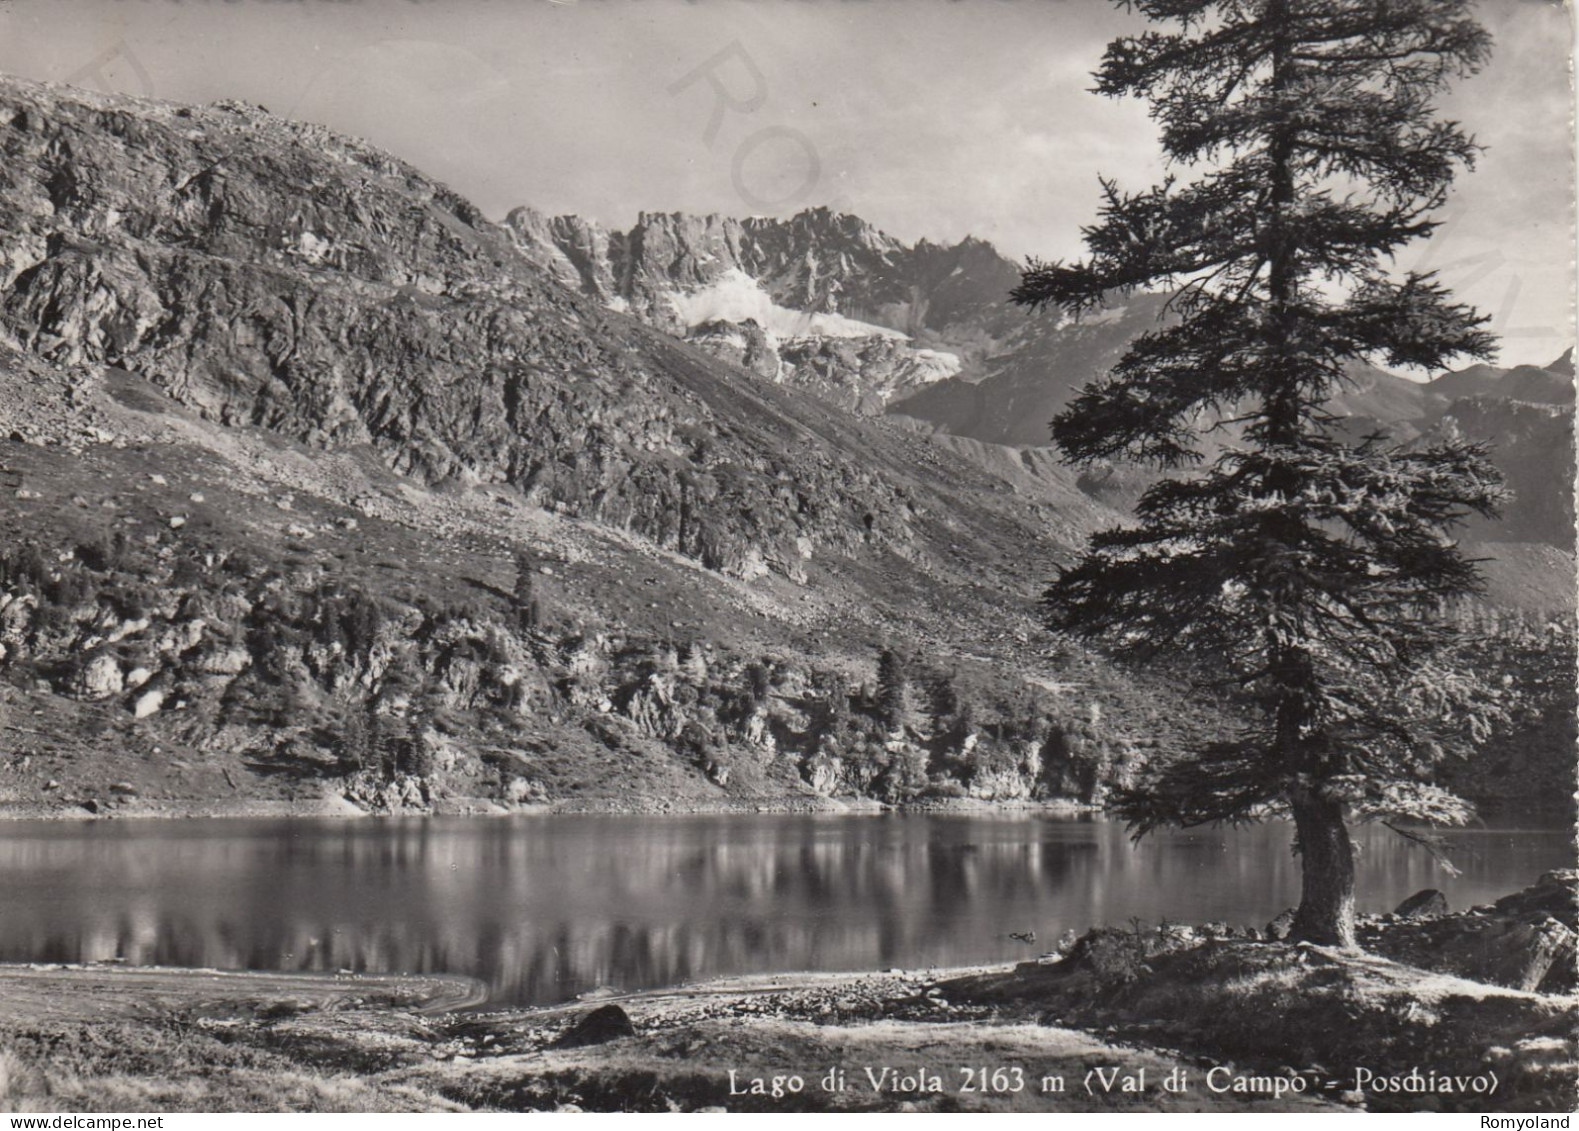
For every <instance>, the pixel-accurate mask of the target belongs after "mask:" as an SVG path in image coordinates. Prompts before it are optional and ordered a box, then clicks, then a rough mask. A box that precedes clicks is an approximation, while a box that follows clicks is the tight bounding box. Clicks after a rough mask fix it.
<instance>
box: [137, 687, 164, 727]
mask: <svg viewBox="0 0 1579 1131" xmlns="http://www.w3.org/2000/svg"><path fill="white" fill-rule="evenodd" d="M164 699H165V693H164V689H163V688H159V687H154V688H150V689H149V690H147V691H144V692H143V693H142V694H141V695H139V696H138V697H137V698H136V699H134V700H133V701H132V717H133V718H138V719H146V718H147V717H148V716H149V715H156V714H158V713H159V708H160V707H163V706H164Z"/></svg>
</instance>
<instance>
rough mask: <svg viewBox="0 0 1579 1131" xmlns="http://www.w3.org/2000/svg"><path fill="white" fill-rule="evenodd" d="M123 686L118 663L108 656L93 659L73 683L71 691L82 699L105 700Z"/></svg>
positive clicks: (85, 665) (123, 681) (84, 666)
mask: <svg viewBox="0 0 1579 1131" xmlns="http://www.w3.org/2000/svg"><path fill="white" fill-rule="evenodd" d="M124 686H125V679H124V677H123V676H122V675H121V665H120V662H119V661H118V660H116V658H115V657H114V656H110V655H98V656H95V657H93V659H91V660H89V661H88V662H87V663H86V664H84V665H83V667H82V670H81V671H79V672H78V673H77V677H76V679H75V680H74V681H73V690H74V691H75V692H76V693H77V695H78V696H80V697H81V698H83V699H107V698H109V697H110V696H111V695H115V694H118V693H119V692H120V690H121V689H122V687H124Z"/></svg>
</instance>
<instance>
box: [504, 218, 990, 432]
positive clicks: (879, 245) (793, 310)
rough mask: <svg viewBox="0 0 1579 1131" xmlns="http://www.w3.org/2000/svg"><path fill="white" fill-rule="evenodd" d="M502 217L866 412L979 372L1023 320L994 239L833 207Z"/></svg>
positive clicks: (572, 274)
mask: <svg viewBox="0 0 1579 1131" xmlns="http://www.w3.org/2000/svg"><path fill="white" fill-rule="evenodd" d="M505 224H506V226H507V227H508V228H509V229H510V231H511V232H512V234H513V235H514V237H515V240H516V243H517V245H518V246H519V247H520V249H521V250H522V252H523V254H524V255H526V256H527V257H528V258H529V259H531V260H532V261H533V262H536V263H538V264H539V265H541V266H543V267H545V268H546V269H548V270H549V271H551V272H552V273H553V274H554V275H555V277H556V278H557V279H559V280H560V281H561V282H563V283H565V284H566V285H568V286H572V287H575V288H577V289H579V290H580V291H582V292H583V293H585V294H587V295H589V296H591V297H592V298H595V299H597V300H598V301H599V302H601V303H604V304H605V305H607V306H609V307H611V308H613V309H616V310H622V311H629V312H630V313H632V314H634V315H635V316H636V317H638V318H640V319H641V320H642V321H644V322H646V323H648V324H650V325H653V326H656V327H658V328H660V329H662V330H665V331H666V332H668V333H671V334H675V335H676V336H680V337H687V338H690V339H692V340H694V341H696V342H697V343H698V344H701V345H702V346H703V348H708V349H711V350H713V351H714V352H717V353H718V354H719V355H720V356H725V357H727V358H728V359H729V360H731V361H735V362H737V363H741V364H744V365H746V367H747V368H750V369H751V370H753V371H754V372H756V373H758V374H760V375H762V376H764V377H767V378H769V379H772V380H775V381H786V382H789V383H791V384H794V385H798V386H801V387H804V388H809V389H812V390H814V391H817V392H819V393H820V394H821V395H823V396H824V397H827V398H829V399H832V400H834V401H835V402H837V403H840V404H843V405H845V406H847V407H851V408H856V409H859V410H862V411H866V412H875V411H881V408H882V406H883V405H884V404H886V403H888V402H889V401H891V400H893V399H895V398H897V397H902V396H904V395H905V394H906V393H908V392H911V391H913V390H915V389H917V388H921V387H924V386H926V385H929V384H931V383H933V382H936V381H940V380H944V379H946V378H949V377H953V376H956V375H958V374H961V373H965V374H966V375H967V376H968V375H970V374H971V373H973V372H974V370H975V367H976V365H977V364H978V363H979V361H980V360H981V359H982V357H984V356H985V355H986V354H987V353H989V352H990V351H991V350H992V349H994V348H996V347H997V344H998V343H999V342H1000V341H1001V340H1002V339H1003V338H1005V337H1007V336H1008V335H1009V334H1010V333H1011V332H1012V331H1013V329H1014V328H1015V326H1016V325H1017V324H1018V322H1019V321H1020V320H1019V319H1018V318H1017V317H1016V316H1015V312H1014V311H1012V310H1011V309H1008V308H1006V307H1005V304H1004V302H1003V295H1004V294H1005V293H1006V291H1007V290H1008V288H1009V287H1010V286H1012V285H1013V283H1014V281H1015V280H1016V279H1018V269H1017V268H1016V267H1015V266H1014V265H1013V264H1012V263H1010V262H1009V261H1008V260H1006V259H1004V258H1003V257H1002V256H1001V255H999V254H998V253H997V251H995V250H994V249H993V248H992V246H991V245H990V244H987V243H985V242H983V241H981V240H975V239H967V240H965V241H963V242H961V243H958V244H954V245H939V244H934V243H930V242H928V241H925V240H923V241H921V242H920V243H918V244H916V245H914V246H910V245H906V244H903V243H901V242H900V241H898V240H896V239H894V238H892V237H891V236H888V235H886V234H884V233H882V232H880V231H878V230H877V229H876V228H874V227H872V226H871V225H870V224H868V223H866V222H865V221H864V220H861V219H860V218H859V217H856V216H851V215H848V214H844V213H836V212H831V211H829V210H828V209H826V208H816V209H809V210H807V211H804V212H801V213H799V214H797V215H795V216H793V217H791V218H789V219H782V220H781V219H774V218H764V217H752V218H748V219H744V220H740V219H734V218H731V217H721V216H717V215H709V216H691V215H686V214H683V213H642V214H641V215H640V216H639V217H638V219H637V221H636V223H635V225H634V226H632V227H631V228H630V229H629V230H627V231H623V232H621V231H609V230H606V229H604V228H603V227H601V226H600V225H598V224H596V223H594V222H592V221H589V220H585V219H583V218H581V217H578V216H555V217H547V216H544V215H542V214H541V213H538V212H536V211H534V210H532V209H530V208H524V207H523V208H518V209H516V210H515V211H513V212H511V213H510V215H509V216H508V217H507V218H506V220H505ZM731 333H732V336H731Z"/></svg>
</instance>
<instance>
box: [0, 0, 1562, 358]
mask: <svg viewBox="0 0 1579 1131" xmlns="http://www.w3.org/2000/svg"><path fill="white" fill-rule="evenodd" d="M1478 11H1479V14H1480V17H1481V19H1482V21H1483V22H1484V23H1486V24H1487V26H1488V27H1489V28H1490V29H1491V31H1492V33H1493V35H1494V36H1495V38H1496V41H1497V47H1496V51H1495V54H1494V56H1493V59H1492V62H1491V63H1490V64H1489V65H1488V66H1487V67H1486V68H1485V69H1484V70H1483V71H1482V72H1481V73H1480V74H1479V75H1476V76H1474V77H1473V78H1470V79H1467V80H1464V81H1462V82H1461V83H1460V84H1459V85H1458V86H1457V87H1456V88H1455V89H1454V90H1452V91H1450V92H1449V93H1448V94H1447V95H1446V96H1445V97H1444V98H1443V99H1442V102H1441V105H1442V109H1443V112H1444V113H1445V114H1447V115H1448V116H1451V117H1453V118H1456V119H1458V120H1460V121H1462V122H1463V123H1464V125H1465V126H1466V128H1468V129H1469V130H1470V131H1471V132H1472V133H1473V134H1474V135H1475V136H1476V138H1477V140H1479V141H1480V142H1481V143H1482V144H1484V145H1485V146H1486V147H1487V150H1486V152H1485V153H1484V154H1483V155H1482V157H1481V159H1480V162H1479V164H1478V166H1477V168H1476V170H1475V171H1474V172H1472V173H1469V174H1466V175H1464V176H1462V177H1461V178H1460V180H1459V182H1458V185H1457V187H1456V190H1455V193H1454V196H1453V198H1452V200H1451V202H1450V203H1449V205H1448V207H1447V208H1446V209H1445V210H1444V212H1443V215H1442V219H1443V220H1444V221H1445V223H1444V225H1443V227H1442V229H1441V230H1440V231H1439V232H1438V233H1437V235H1436V236H1435V237H1434V238H1433V239H1432V240H1431V241H1430V243H1429V244H1421V245H1417V246H1416V247H1415V248H1412V249H1410V251H1408V252H1406V253H1404V254H1403V255H1402V256H1401V257H1400V260H1399V265H1400V266H1402V267H1405V268H1425V269H1435V270H1438V271H1439V272H1440V273H1441V276H1442V279H1443V281H1444V282H1446V283H1447V284H1448V285H1449V286H1451V287H1453V288H1454V290H1455V292H1456V293H1457V294H1458V295H1459V297H1460V298H1462V299H1464V300H1465V301H1469V302H1472V303H1474V304H1475V305H1476V306H1478V307H1479V308H1480V309H1481V310H1482V311H1484V312H1485V313H1487V314H1490V315H1491V316H1492V328H1493V329H1494V330H1495V331H1496V332H1498V333H1499V334H1500V335H1502V338H1503V353H1502V360H1503V362H1504V363H1505V364H1511V363H1517V362H1536V363H1545V362H1548V361H1551V360H1552V359H1553V358H1555V357H1556V356H1557V355H1558V354H1560V353H1561V352H1562V351H1563V350H1564V349H1566V348H1567V347H1568V345H1570V344H1571V343H1572V341H1573V337H1574V329H1573V309H1572V277H1573V266H1572V264H1573V257H1574V236H1573V228H1572V223H1573V203H1572V201H1573V132H1572V125H1571V121H1572V118H1571V115H1572V96H1571V93H1570V91H1571V87H1570V67H1569V59H1570V54H1571V50H1572V44H1573V37H1574V33H1573V30H1572V26H1571V23H1570V14H1569V13H1568V12H1567V11H1566V10H1565V9H1564V8H1563V7H1560V6H1558V5H1557V4H1555V3H1553V2H1552V0H1482V3H1481V4H1480V6H1479V9H1478ZM1143 26H1144V24H1143V21H1141V20H1140V19H1139V17H1137V16H1135V15H1133V14H1131V13H1127V12H1124V11H1122V10H1120V9H1118V8H1116V7H1115V6H1114V5H1113V4H1110V3H1108V2H1106V0H695V2H693V0H0V71H4V72H7V73H10V74H15V75H19V76H22V77H25V78H31V79H45V80H54V81H69V82H73V83H76V84H78V85H82V86H89V87H95V88H98V89H104V90H118V91H122V92H124V93H130V94H146V95H151V96H154V97H158V98H165V99H170V100H174V101H180V102H209V101H213V100H216V99H219V98H240V99H244V100H246V101H249V102H257V103H262V104H263V105H265V106H267V107H268V108H269V109H270V110H272V111H273V112H275V113H277V114H283V115H288V116H290V117H295V118H303V119H307V120H311V121H315V122H320V123H323V124H324V125H328V126H331V127H333V128H335V129H338V130H341V131H344V132H347V133H351V134H355V135H357V136H360V137H363V138H366V139H367V140H369V141H371V142H373V143H374V144H376V145H378V146H380V147H382V148H384V149H387V150H389V151H391V152H393V153H395V154H396V155H398V156H400V157H402V158H405V159H406V160H408V161H410V162H412V163H413V164H415V165H417V166H418V167H420V168H422V169H423V170H424V171H426V172H428V173H430V174H432V175H434V176H436V177H438V178H439V179H440V180H443V181H445V182H446V183H448V184H449V185H450V186H451V187H453V188H455V189H456V190H458V191H459V192H461V193H462V194H463V195H465V196H467V197H469V198H470V199H471V200H473V201H474V202H475V203H476V204H477V205H478V206H479V207H481V208H482V210H483V211H484V212H485V213H486V214H488V215H489V216H492V217H494V218H496V219H497V218H501V217H503V215H504V214H505V213H506V212H508V211H509V210H510V209H511V208H514V207H515V206H517V205H521V204H528V205H531V206H533V207H535V208H539V209H541V210H544V211H547V212H552V213H559V212H574V213H578V214H580V215H583V216H588V217H591V218H594V219H596V220H598V221H600V222H602V223H604V224H605V225H608V226H610V227H616V228H619V227H625V226H628V225H629V224H630V223H631V222H632V221H633V220H634V219H635V218H636V215H637V213H638V212H641V211H687V212H718V213H723V214H727V215H737V216H744V215H760V214H768V215H788V214H791V213H794V212H796V211H799V210H800V209H802V208H806V207H811V206H816V205H827V206H830V207H834V208H837V209H839V210H842V211H847V212H853V213H856V214H857V215H860V216H862V217H863V218H865V219H867V220H868V221H870V222H872V223H873V224H875V225H877V226H878V227H880V228H882V229H884V230H885V231H887V232H889V233H890V234H892V235H894V236H896V237H898V238H900V239H903V240H906V241H914V240H917V239H920V238H927V239H931V240H934V241H939V242H951V241H955V240H958V239H961V238H963V237H965V236H966V235H974V236H977V237H980V238H983V239H988V240H991V241H992V242H993V243H994V244H996V245H997V246H998V247H999V249H1000V250H1002V251H1003V252H1004V253H1005V254H1007V255H1009V256H1011V257H1013V258H1016V259H1019V258H1023V257H1025V256H1027V255H1037V256H1041V257H1047V258H1051V257H1061V256H1070V255H1074V254H1078V252H1079V250H1080V242H1079V241H1080V227H1081V225H1082V224H1087V223H1090V222H1091V221H1092V220H1093V219H1094V218H1095V213H1096V205H1097V177H1098V175H1105V176H1112V177H1116V178H1117V179H1118V180H1119V182H1120V183H1121V184H1122V185H1124V186H1126V187H1133V188H1143V187H1145V186H1146V185H1148V184H1150V183H1152V181H1153V180H1155V179H1156V177H1157V176H1158V174H1159V173H1160V172H1161V170H1162V164H1161V160H1160V155H1159V152H1158V150H1157V146H1156V140H1155V131H1154V129H1153V126H1152V124H1151V122H1150V121H1149V120H1148V119H1147V117H1146V114H1145V108H1144V106H1143V105H1142V104H1141V103H1138V102H1135V101H1131V100H1123V101H1113V100H1109V99H1104V98H1101V97H1099V96H1097V95H1094V94H1091V93H1089V89H1088V88H1089V87H1090V85H1091V79H1090V72H1091V71H1092V69H1093V68H1094V67H1095V66H1096V64H1097V61H1098V60H1099V59H1100V57H1101V54H1102V49H1103V47H1104V45H1105V44H1106V42H1107V41H1108V40H1109V39H1111V38H1113V37H1114V36H1116V35H1120V34H1125V33H1129V32H1133V31H1136V30H1139V29H1140V28H1141V27H1143Z"/></svg>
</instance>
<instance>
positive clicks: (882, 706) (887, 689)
mask: <svg viewBox="0 0 1579 1131" xmlns="http://www.w3.org/2000/svg"><path fill="white" fill-rule="evenodd" d="M876 701H877V702H876V706H877V717H878V718H879V719H880V720H881V721H882V723H883V725H884V726H885V727H887V728H888V729H889V730H890V731H895V730H900V729H902V728H903V727H904V726H905V725H906V724H907V723H908V722H909V721H910V711H911V703H910V661H909V660H908V658H907V657H906V656H905V655H904V653H903V652H900V651H899V650H898V649H897V648H892V647H889V648H884V649H883V650H882V652H881V653H880V654H879V655H878V657H877V694H876Z"/></svg>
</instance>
